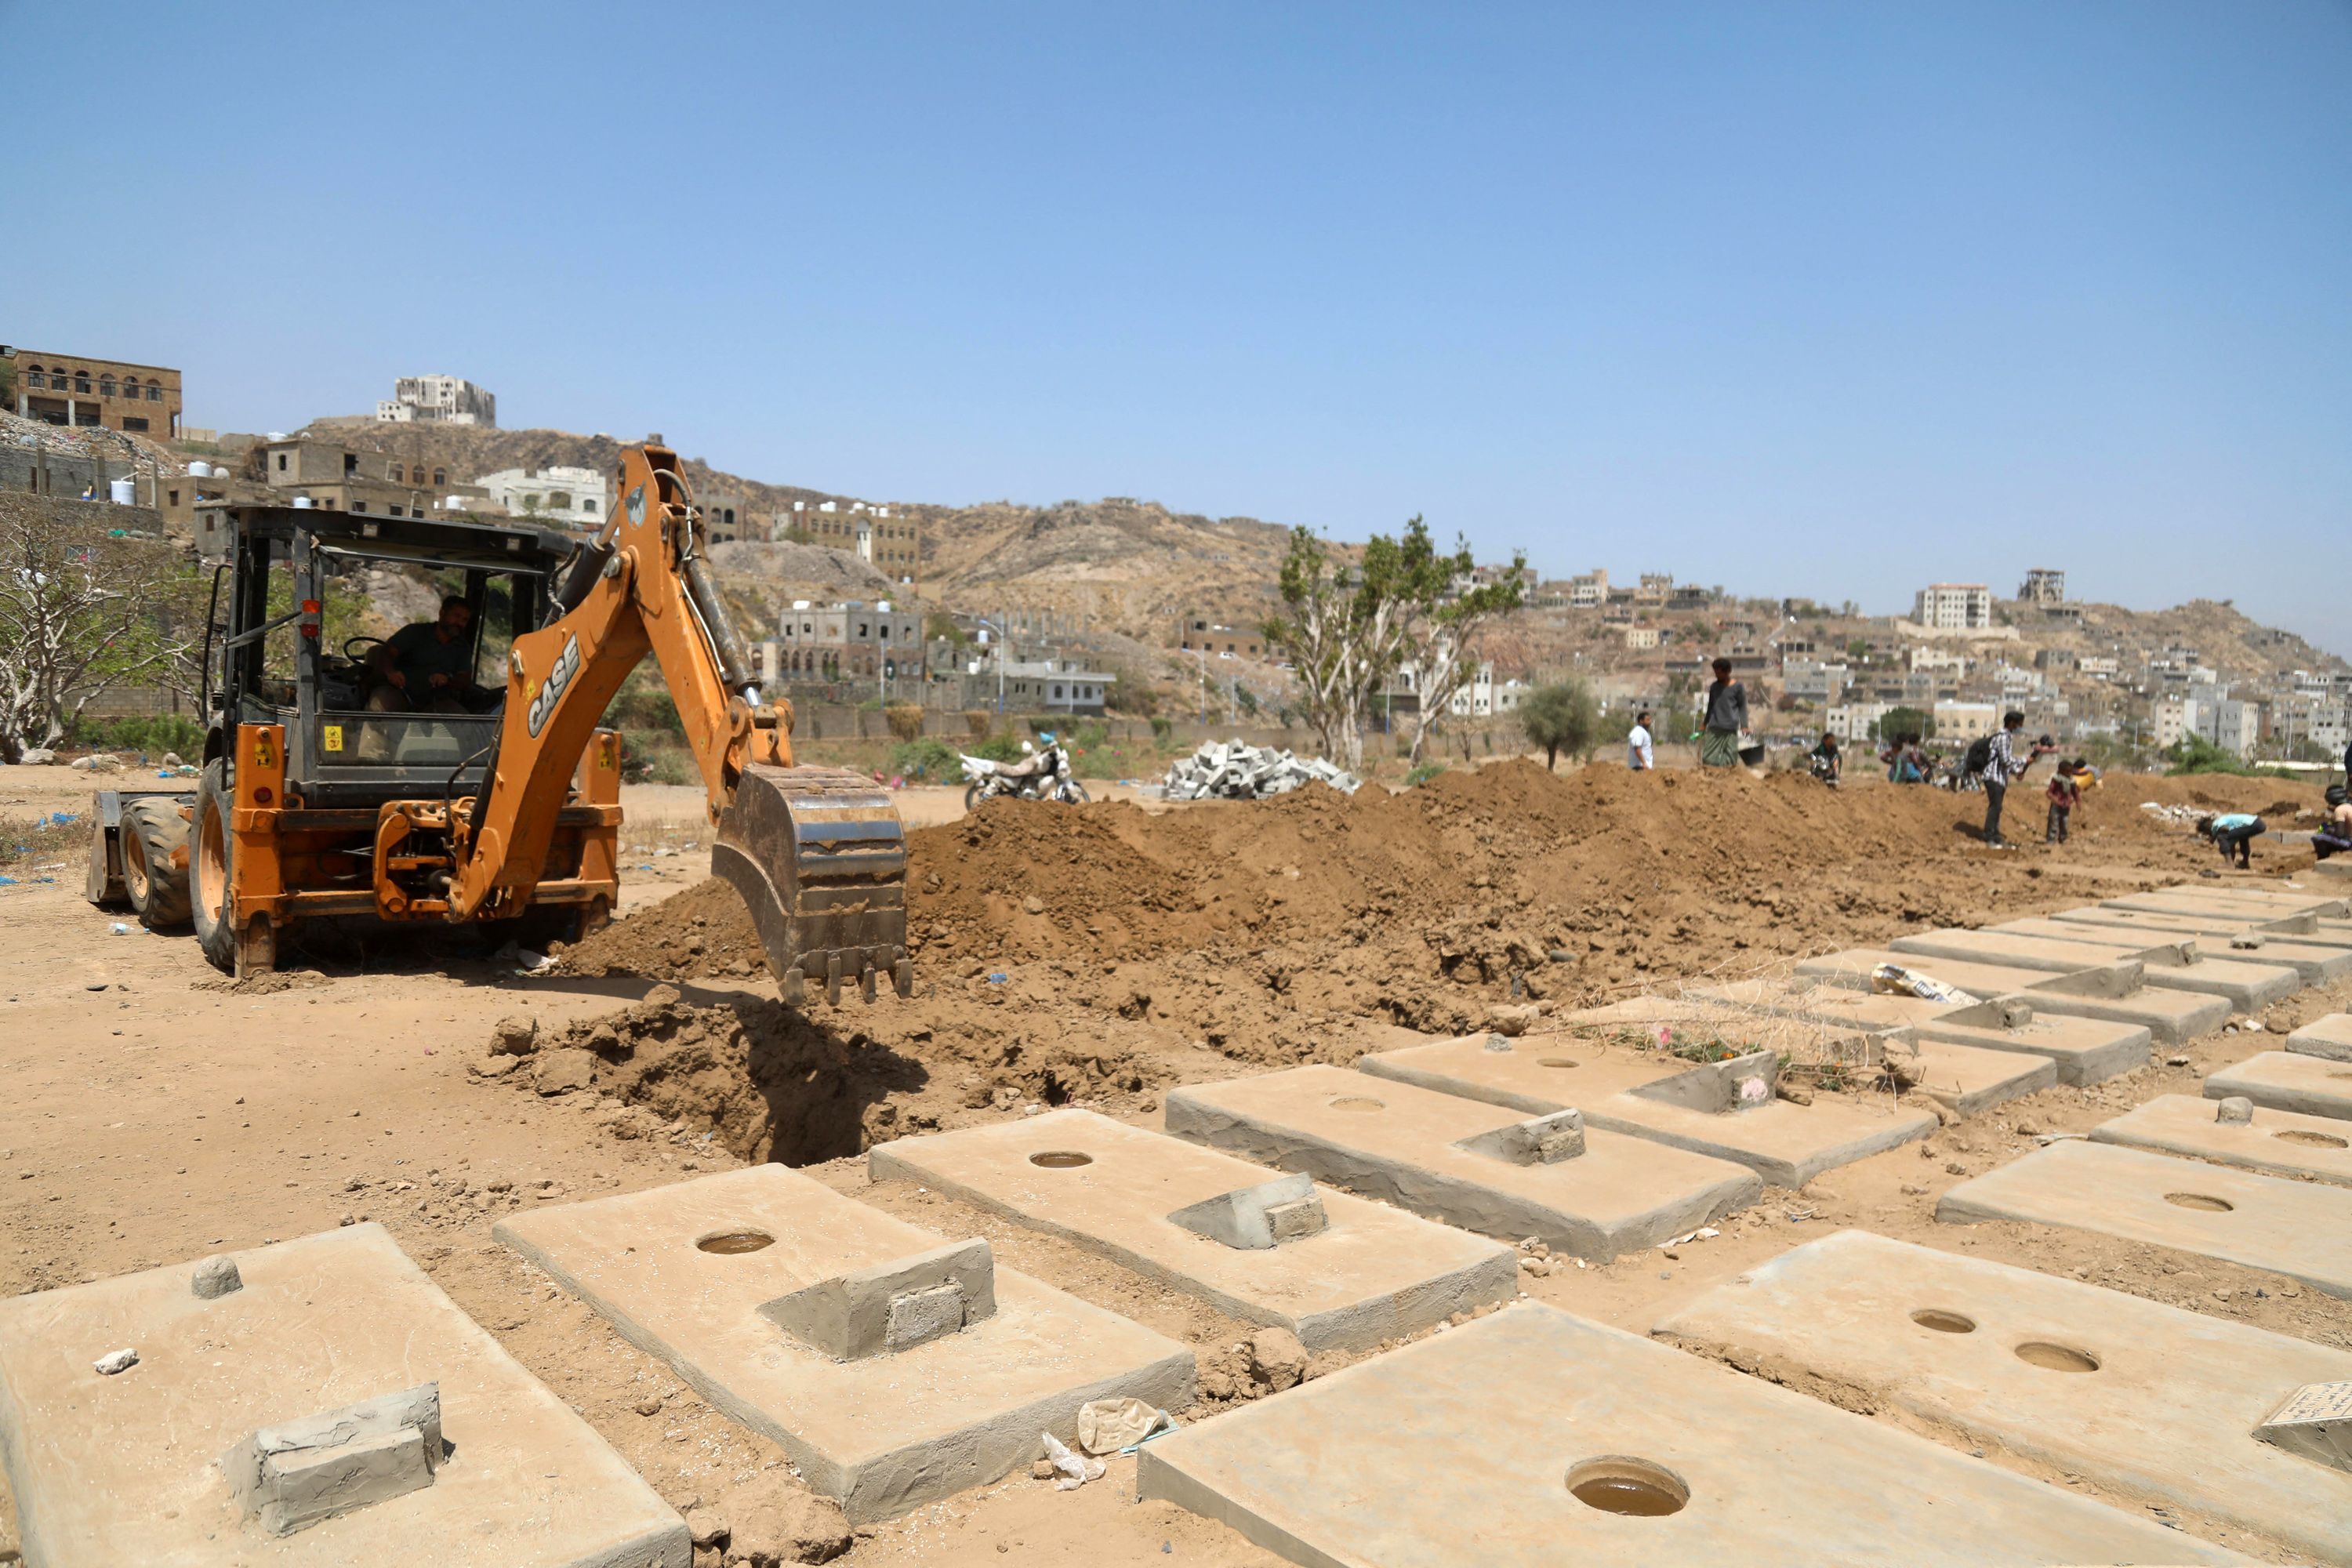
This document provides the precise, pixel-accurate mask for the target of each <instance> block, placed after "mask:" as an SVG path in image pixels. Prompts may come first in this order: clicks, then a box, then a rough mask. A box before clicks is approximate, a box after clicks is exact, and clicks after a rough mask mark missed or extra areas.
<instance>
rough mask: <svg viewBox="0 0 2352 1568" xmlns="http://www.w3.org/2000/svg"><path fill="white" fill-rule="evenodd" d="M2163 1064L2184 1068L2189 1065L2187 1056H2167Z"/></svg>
mask: <svg viewBox="0 0 2352 1568" xmlns="http://www.w3.org/2000/svg"><path fill="white" fill-rule="evenodd" d="M2164 1065H2165V1066H2166V1067H2168V1068H2185V1067H2187V1066H2188V1065H2189V1058H2187V1057H2167V1058H2164Z"/></svg>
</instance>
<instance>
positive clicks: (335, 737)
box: [319, 724, 343, 752]
mask: <svg viewBox="0 0 2352 1568" xmlns="http://www.w3.org/2000/svg"><path fill="white" fill-rule="evenodd" d="M319 744H320V747H321V748H322V749H324V750H326V751H330V752H340V751H341V750H342V749H343V727H342V726H341V724H326V725H321V726H320V730H319Z"/></svg>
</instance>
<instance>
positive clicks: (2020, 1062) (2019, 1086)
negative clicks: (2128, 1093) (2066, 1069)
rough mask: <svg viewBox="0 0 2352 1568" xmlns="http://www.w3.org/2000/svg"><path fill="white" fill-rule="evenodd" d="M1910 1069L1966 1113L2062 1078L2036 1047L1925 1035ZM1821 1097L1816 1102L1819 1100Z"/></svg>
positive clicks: (1921, 1085)
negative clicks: (1990, 1045) (2028, 1048)
mask: <svg viewBox="0 0 2352 1568" xmlns="http://www.w3.org/2000/svg"><path fill="white" fill-rule="evenodd" d="M1909 1070H1910V1071H1911V1072H1912V1073H1914V1074H1916V1077H1915V1078H1914V1079H1913V1086H1914V1088H1915V1089H1916V1091H1917V1092H1918V1093H1921V1094H1924V1095H1926V1096H1927V1098H1928V1099H1930V1100H1936V1101H1937V1102H1939V1103H1941V1104H1943V1105H1947V1106H1949V1107H1950V1108H1951V1109H1952V1110H1954V1111H1956V1112H1958V1114H1959V1115H1961V1116H1963V1117H1968V1116H1981V1115H1983V1114H1984V1113H1985V1112H1986V1111H1988V1110H1991V1109H1992V1108H1993V1107H1994V1106H1996V1105H2003V1104H2006V1103H2008V1102H2009V1101H2010V1100H2021V1099H2023V1098H2024V1097H2025V1096H2027V1095H2029V1094H2040V1093H2041V1092H2042V1090H2043V1089H2053V1088H2055V1087H2056V1086H2057V1083H2058V1064H2057V1063H2056V1062H2055V1061H2053V1060H2052V1059H2051V1058H2048V1057H2046V1056H2042V1055H2041V1054H2039V1053H2036V1052H2025V1051H2012V1050H2003V1049H1991V1050H1988V1049H1986V1048H1985V1047H1981V1046H1963V1045H1956V1044H1954V1043H1952V1042H1951V1041H1949V1040H1946V1039H1941V1038H1937V1039H1928V1040H1921V1041H1920V1042H1919V1043H1918V1055H1917V1057H1916V1059H1915V1060H1914V1061H1913V1062H1912V1063H1911V1065H1910V1068H1909ZM1816 1103H1818V1102H1816Z"/></svg>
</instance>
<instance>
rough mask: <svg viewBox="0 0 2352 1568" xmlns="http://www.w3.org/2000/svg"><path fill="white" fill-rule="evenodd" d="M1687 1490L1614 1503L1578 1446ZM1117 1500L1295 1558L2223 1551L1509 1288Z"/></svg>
mask: <svg viewBox="0 0 2352 1568" xmlns="http://www.w3.org/2000/svg"><path fill="white" fill-rule="evenodd" d="M1608 1458H1618V1459H1633V1460H1637V1461H1642V1462H1644V1463H1646V1464H1649V1465H1654V1466H1656V1467H1659V1468H1662V1469H1664V1471H1666V1472H1668V1479H1669V1481H1670V1483H1674V1484H1679V1485H1680V1486H1681V1487H1682V1488H1684V1489H1686V1490H1687V1494H1688V1499H1687V1501H1686V1502H1685V1505H1684V1506H1683V1507H1682V1508H1681V1509H1680V1510H1679V1511H1676V1512H1674V1513H1671V1514H1666V1515H1664V1516H1661V1517H1650V1518H1641V1517H1631V1516H1628V1515H1625V1514H1622V1513H1615V1512H1608V1511H1604V1510H1601V1509H1598V1508H1594V1507H1591V1506H1588V1505H1587V1504H1586V1503H1584V1502H1582V1501H1580V1500H1579V1499H1578V1497H1577V1496H1576V1495H1575V1494H1574V1493H1572V1492H1571V1491H1570V1489H1569V1485H1570V1475H1571V1473H1574V1474H1577V1475H1578V1477H1579V1479H1582V1477H1583V1470H1582V1467H1584V1466H1586V1465H1587V1464H1588V1463H1590V1462H1591V1461H1595V1460H1601V1459H1608ZM1136 1485H1137V1489H1138V1491H1139V1494H1140V1495H1141V1496H1143V1497H1147V1498H1165V1499H1167V1500H1171V1501H1172V1502H1175V1503H1177V1504H1179V1505H1181V1506H1182V1507H1184V1508H1187V1509H1190V1510H1192V1511H1194V1512H1196V1513H1201V1514H1205V1515H1207V1516H1208V1517H1210V1518H1213V1519H1218V1520H1223V1521H1225V1522H1226V1523H1228V1524H1230V1525H1232V1526H1234V1528H1235V1529H1237V1530H1239V1531H1241V1532H1242V1533H1243V1534H1244V1535H1246V1536H1248V1537H1249V1538H1250V1539H1251V1540H1252V1541H1255V1542H1257V1543H1258V1544H1259V1545H1261V1546H1264V1547H1265V1548H1267V1549H1268V1550H1269V1551H1272V1552H1276V1553H1278V1554H1279V1555H1281V1556H1283V1557H1285V1558H1287V1559H1288V1560H1289V1561H1291V1562H1293V1563H1301V1564H1309V1565H1312V1568H1374V1565H1377V1568H1560V1565H1562V1564H1588V1563H1589V1564H1618V1563H1623V1564H1640V1565H1641V1568H1733V1565H1737V1568H1822V1564H1829V1563H1841V1564H1843V1563H1901V1564H1903V1565H1904V1568H1962V1565H1966V1568H2005V1565H2010V1564H2024V1563H2230V1562H2237V1561H2240V1560H2239V1559H2237V1558H2235V1557H2233V1556H2232V1555H2231V1554H2230V1553H2228V1552H2221V1551H2220V1550H2218V1549H2216V1548H2213V1547H2210V1546H2207V1545H2205V1544H2203V1543H2202V1542H2198V1541H2196V1540H2194V1539H2192V1538H2190V1537H2188V1536H2184V1535H2182V1534H2179V1532H2177V1531H2168V1530H2166V1529H2164V1528H2162V1527H2161V1526H2159V1525H2157V1524H2155V1523H2153V1522H2149V1521H2143V1520H2139V1519H2136V1518H2132V1517H2130V1516H2128V1515H2126V1514H2124V1513H2122V1512H2120V1511H2118V1510H2114V1509H2109V1508H2106V1507H2104V1506H2102V1505H2100V1504H2098V1503H2095V1502H2090V1501H2087V1500H2084V1499H2082V1498H2079V1497H2074V1496H2070V1495H2068V1494H2067V1493H2066V1492H2065V1491H2064V1490H2063V1489H2059V1488H2056V1487H2052V1486H2047V1485H2044V1484H2043V1483H2042V1482H2040V1481H2036V1480H2032V1479H2027V1478H2026V1477H2023V1476H2019V1475H2015V1474H2012V1473H2011V1472H2009V1471H2006V1470H2002V1469H2000V1468H1996V1467H1994V1466H1992V1465H1989V1464H1986V1463H1985V1462H1983V1461H1982V1460H1979V1459H1971V1458H1968V1457H1967V1456H1966V1455H1964V1454H1958V1453H1955V1452H1954V1451H1952V1450H1951V1449H1949V1448H1947V1447H1942V1446H1940V1445H1938V1444H1936V1443H1932V1442H1929V1441H1928V1440H1927V1439H1926V1438H1923V1437H1916V1436H1911V1435H1910V1434H1908V1433H1906V1432H1901V1431H1897V1430H1895V1429H1894V1428H1892V1427H1889V1426H1882V1425H1880V1424H1878V1423H1876V1422H1874V1421H1871V1420H1869V1419H1868V1418H1866V1417H1864V1416H1860V1415H1850V1414H1848V1413H1847V1412H1845V1411H1843V1410H1839V1409H1836V1408H1834V1407H1832V1406H1831V1405H1824V1404H1822V1403H1819V1402H1818V1401H1815V1400H1811V1399H1808V1398H1805V1397H1804V1396H1803V1395H1801V1394H1791V1393H1790V1392H1789V1391H1788V1390H1786V1389H1781V1388H1776V1387H1773V1386H1772V1385H1771V1384H1767V1383H1764V1382H1763V1381H1761V1380H1760V1379H1757V1378H1751V1377H1747V1376H1744V1375H1742V1374H1741V1373H1736V1372H1732V1371H1729V1370H1728V1369H1727V1368H1724V1367H1721V1366H1717V1365H1715V1364H1713V1363H1709V1362H1706V1361H1703V1360H1701V1359H1699V1358H1698V1357H1696V1356H1690V1355H1685V1354H1683V1353H1682V1352H1677V1351H1673V1350H1669V1349H1667V1348H1666V1347H1664V1346H1663V1345H1659V1344H1655V1343H1653V1342H1649V1341H1646V1340H1643V1339H1641V1338H1639V1337H1637V1336H1635V1335H1633V1334H1628V1333H1625V1332H1623V1331H1621V1330H1617V1329H1612V1328H1605V1327H1603V1326H1601V1324H1598V1323H1592V1322H1588V1321H1584V1320H1582V1319H1580V1318H1575V1317H1571V1316H1570V1315H1569V1314H1568V1313H1566V1312H1562V1311H1559V1310H1556V1309H1554V1308H1550V1307H1544V1306H1538V1305H1536V1304H1535V1303H1532V1302H1523V1303H1521V1304H1520V1305H1518V1306H1516V1307H1510V1308H1507V1309H1505V1310H1502V1311H1500V1312H1496V1313H1495V1314H1494V1315H1492V1316H1491V1317H1487V1318H1482V1319H1480V1320H1479V1321H1476V1322H1474V1323H1469V1324H1465V1326H1463V1327H1461V1328H1458V1329H1454V1330H1453V1331H1450V1332H1447V1333H1444V1334H1439V1335H1436V1336H1434V1337H1433V1338H1430V1339H1427V1340H1423V1341H1421V1342H1418V1343H1416V1344H1412V1345H1407V1346H1405V1347H1403V1348H1402V1349H1400V1350H1396V1351H1392V1352H1389V1353H1388V1354H1386V1355H1381V1356H1376V1357H1374V1358H1372V1359H1371V1360H1370V1361H1366V1362H1360V1363H1357V1364H1356V1365H1354V1366H1351V1367H1349V1368H1348V1369H1347V1370H1345V1371H1343V1372H1339V1373H1333V1374H1332V1375H1331V1376H1329V1377H1325V1378H1320V1379H1318V1380H1317V1381H1316V1382H1314V1383H1310V1384H1306V1385H1305V1386H1303V1387H1301V1388H1298V1389H1297V1390H1294V1391H1293V1392H1291V1393H1288V1394H1280V1395H1277V1396H1276V1397H1275V1398H1272V1399H1265V1400H1260V1401H1259V1402H1258V1403H1256V1404H1255V1405H1245V1406H1244V1407H1242V1408H1241V1409H1238V1410H1235V1411H1233V1412H1230V1413H1228V1414H1226V1415H1219V1416H1216V1417H1214V1418H1213V1419H1211V1420H1208V1421H1204V1422H1202V1423H1201V1424H1200V1425H1198V1426H1193V1427H1191V1428H1189V1429H1187V1430H1185V1431H1182V1432H1179V1433H1177V1434H1176V1435H1175V1436H1171V1437H1165V1438H1162V1439H1160V1441H1158V1442H1156V1443H1153V1444H1151V1445H1150V1447H1147V1448H1145V1449H1144V1450H1143V1452H1142V1454H1141V1456H1140V1460H1139V1464H1138V1466H1137V1470H1136Z"/></svg>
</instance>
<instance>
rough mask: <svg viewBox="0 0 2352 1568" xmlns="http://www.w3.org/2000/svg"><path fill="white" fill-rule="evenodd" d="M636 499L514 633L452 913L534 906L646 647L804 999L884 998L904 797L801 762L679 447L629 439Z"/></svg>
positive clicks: (901, 964)
mask: <svg viewBox="0 0 2352 1568" xmlns="http://www.w3.org/2000/svg"><path fill="white" fill-rule="evenodd" d="M620 495H621V500H620V501H619V504H617V505H616V506H615V507H614V509H613V513H612V516H611V517H610V518H609V519H607V520H606V522H605V525H604V531H603V532H602V533H600V534H599V535H598V536H597V538H596V540H595V542H593V543H592V544H591V545H589V546H588V547H587V548H586V549H585V550H584V551H583V552H582V553H581V555H580V557H579V558H578V559H577V560H576V561H575V562H574V563H573V565H572V569H571V572H570V573H569V574H568V575H567V576H566V577H565V579H564V581H563V584H562V588H561V590H560V591H559V594H558V598H557V604H558V607H559V609H560V610H561V611H562V613H561V614H560V615H559V616H557V617H556V618H555V619H554V620H553V621H551V623H550V624H548V625H547V626H542V627H541V628H540V629H539V630H537V631H533V632H527V633H524V634H523V635H522V636H520V637H517V638H515V640H514V644H513V647H512V649H511V650H510V652H509V657H508V664H507V700H506V709H505V715H504V718H503V721H502V722H501V724H500V728H499V741H498V745H497V749H496V751H495V752H493V753H492V756H491V761H490V765H489V767H488V769H487V770H486V772H485V775H484V780H483V785H482V791H481V794H480V795H478V796H477V797H474V798H472V799H470V800H467V801H463V802H460V803H458V805H457V810H456V811H455V812H453V813H452V815H451V819H450V837H451V847H452V850H453V855H454V859H455V865H454V868H453V872H452V876H451V881H450V889H449V918H450V919H452V920H460V921H462V920H482V919H494V918H497V917H499V916H500V915H503V914H507V913H510V912H513V911H515V910H520V909H521V908H522V907H523V906H524V905H525V904H526V903H527V902H528V901H529V900H530V892H531V889H533V888H534V887H535V886H536V885H537V883H538V881H539V879H540V876H541V871H542V869H543V868H544V866H545V863H546V859H547V853H548V847H549V845H550V843H551V840H552V839H553V837H554V832H555V824H556V816H557V813H558V811H559V810H560V809H561V808H562V805H563V803H564V797H565V793H566V791H567V789H568V788H569V786H570V781H571V779H572V773H573V771H574V770H575V769H576V768H577V766H578V765H579V762H580V757H581V754H582V752H583V751H584V750H585V748H586V747H587V745H588V742H589V740H590V738H591V737H592V736H593V733H594V731H595V729H596V727H597V725H598V723H599V722H600V721H602V719H603V717H604V711H605V709H606V708H607V707H608V706H609V705H610V703H611V702H612V700H613V697H614V693H616V692H617V691H618V690H619V689H620V688H621V684H622V682H623V681H625V680H626V679H628V677H629V673H630V671H632V670H634V669H635V668H636V667H637V664H638V662H639V661H640V660H641V659H643V658H645V656H646V653H648V652H650V653H652V654H653V656H654V658H655V659H656V662H657V663H658V664H659V666H660V668H661V672H662V677H663V679H664V680H665V681H666V682H667V687H668V689H669V693H670V697H671V700H673V701H674V702H675V704H676V705H677V715H678V720H679V722H680V723H681V725H682V726H683V727H684V729H685V731H686V739H687V744H688V749H689V750H691V751H692V752H693V753H694V758H695V763H696V766H697V767H698V769H699V771H700V772H701V774H702V780H703V785H704V788H705V790H706V792H707V793H708V795H709V812H710V819H711V822H712V825H713V826H714V828H715V830H716V832H715V843H714V847H713V849H712V866H713V869H714V870H716V871H717V872H718V873H719V875H721V876H723V877H725V878H726V879H728V880H729V881H730V883H732V884H733V885H734V887H735V888H736V889H737V891H739V892H740V893H741V894H742V895H743V897H744V900H745V902H746V903H747V904H749V906H750V907H751V919H752V923H753V925H754V926H755V927H756V928H757V929H758V931H759V932H760V938H761V945H762V947H763V948H764V949H765V950H766V952H767V955H768V962H769V964H770V967H772V969H774V970H775V971H776V973H777V975H778V977H779V979H780V980H781V981H782V984H783V986H784V990H785V994H786V995H787V997H788V998H791V999H794V1000H797V999H798V998H799V996H800V994H802V986H803V981H804V980H807V979H814V980H817V981H821V982H824V983H825V984H826V986H827V991H828V994H829V995H831V996H833V997H834V998H835V999H836V1000H837V999H838V997H839V993H840V987H841V984H842V982H843V980H844V979H845V978H847V979H850V980H852V981H854V982H857V983H859V984H861V986H862V988H863V989H864V991H865V993H866V996H867V997H868V998H869V999H871V997H872V996H873V994H874V991H875V983H876V977H877V974H887V975H888V976H889V977H890V978H891V980H892V983H893V984H894V987H895V988H896V989H897V990H898V992H899V994H902V995H903V994H907V992H908V989H909V988H910V986H911V984H912V978H913V976H912V968H911V965H910V963H909V962H908V957H907V947H906V925H907V918H906V898H905V871H906V850H905V841H904V835H903V832H902V829H901V827H900V826H899V822H898V811H897V808H896V807H895V805H892V803H891V801H890V798H889V796H888V795H887V794H885V793H884V792H882V791H881V790H880V789H879V788H877V786H876V785H874V784H871V783H870V782H868V781H867V780H866V779H864V778H862V777H860V776H859V775H857V774H856V773H848V772H846V771H844V770H840V769H833V768H802V767H795V766H793V753H792V740H791V730H792V710H791V708H790V706H789V705H773V706H772V705H769V704H767V703H765V702H763V701H762V700H761V693H760V689H759V688H758V686H757V685H756V684H754V682H753V680H752V678H751V671H750V669H749V668H747V662H748V661H747V660H746V658H745V656H744V653H743V649H742V645H741V643H740V640H739V639H738V638H737V637H736V636H735V632H734V629H733V626H732V625H731V623H730V618H729V616H728V613H727V609H726V606H725V605H724V604H723V603H721V602H720V600H719V595H718V591H717V588H716V586H715V584H713V583H712V581H711V578H710V574H709V563H708V561H707V560H706V558H705V557H704V555H703V549H702V547H703V534H702V523H701V518H700V514H699V512H698V510H697V509H696V507H695V505H694V500H693V495H692V492H691V491H690V490H689V489H688V487H687V484H686V481H685V479H683V478H682V477H681V476H680V475H679V473H678V471H677V458H676V456H675V454H673V453H672V452H670V451H669V450H668V449H667V448H666V447H661V446H659V445H656V444H653V443H648V444H647V445H646V446H643V447H629V448H627V449H626V450H625V453H624V454H623V458H622V469H621V483H620Z"/></svg>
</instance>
